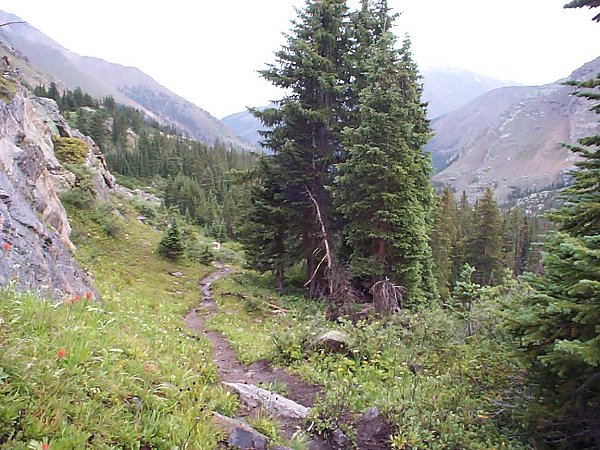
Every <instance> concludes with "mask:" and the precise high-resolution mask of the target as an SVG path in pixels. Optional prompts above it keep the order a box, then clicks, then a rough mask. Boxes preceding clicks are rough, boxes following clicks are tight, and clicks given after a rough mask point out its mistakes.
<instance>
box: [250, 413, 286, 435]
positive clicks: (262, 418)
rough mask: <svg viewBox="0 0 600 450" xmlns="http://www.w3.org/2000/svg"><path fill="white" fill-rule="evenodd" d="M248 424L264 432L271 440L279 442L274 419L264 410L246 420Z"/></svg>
mask: <svg viewBox="0 0 600 450" xmlns="http://www.w3.org/2000/svg"><path fill="white" fill-rule="evenodd" d="M248 423H249V425H250V426H251V427H252V428H254V429H255V430H256V431H258V432H259V433H262V434H264V435H265V436H267V437H268V438H269V439H270V440H271V441H273V442H279V433H278V431H277V430H278V429H279V426H278V424H277V422H276V421H275V419H273V418H272V417H270V416H268V415H267V414H266V413H265V412H263V411H259V412H258V414H256V415H255V416H254V417H251V418H250V419H249V420H248Z"/></svg>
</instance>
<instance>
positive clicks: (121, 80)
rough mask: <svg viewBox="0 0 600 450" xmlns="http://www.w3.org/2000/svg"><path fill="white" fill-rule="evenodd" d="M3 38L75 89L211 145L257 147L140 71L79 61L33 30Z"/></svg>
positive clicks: (14, 29) (17, 28) (23, 28)
mask: <svg viewBox="0 0 600 450" xmlns="http://www.w3.org/2000/svg"><path fill="white" fill-rule="evenodd" d="M15 20H21V19H19V18H18V17H16V16H14V15H11V14H7V13H5V12H2V11H0V21H1V22H8V21H15ZM0 36H1V39H2V40H3V41H6V42H7V43H9V44H10V45H12V46H13V47H14V48H15V49H17V50H18V51H20V52H21V53H23V54H25V55H26V56H27V57H28V59H29V60H30V61H31V63H32V64H33V65H35V66H36V67H38V68H39V69H41V70H42V71H44V72H47V73H48V74H50V75H51V76H52V77H54V78H55V79H56V81H58V82H60V83H61V84H63V85H64V86H65V87H67V88H69V89H75V88H76V87H81V89H82V90H83V91H85V92H88V93H90V94H91V95H92V96H94V97H103V96H106V95H112V96H113V97H114V98H115V100H116V101H117V102H119V103H122V104H124V105H128V106H133V107H135V108H138V109H140V110H142V111H145V112H146V113H147V114H149V115H150V116H151V117H153V118H155V119H157V120H159V121H160V122H162V123H166V124H171V125H175V126H176V127H178V128H180V129H181V130H182V131H184V132H186V133H188V134H189V135H190V136H191V137H193V138H195V139H198V140H200V141H202V142H206V143H208V144H212V143H214V142H215V141H217V140H220V141H222V142H224V143H226V144H231V145H235V146H237V147H241V148H250V147H251V146H250V145H249V144H248V143H247V142H245V141H243V140H241V139H239V138H237V137H236V136H235V135H234V134H233V133H232V132H231V131H230V130H229V129H228V128H227V127H226V126H225V125H223V124H222V123H221V122H219V120H218V119H216V118H215V117H213V116H211V115H210V114H209V113H208V112H206V111H204V110H202V109H201V108H199V107H197V106H196V105H194V104H192V103H191V102H189V101H187V100H185V99H184V98H182V97H180V96H178V95H176V94H174V93H173V92H171V91H169V90H168V89H167V88H165V87H164V86H161V85H160V84H159V83H157V82H156V81H155V80H153V79H152V78H151V77H149V76H148V75H146V74H144V73H143V72H142V71H140V70H139V69H136V68H133V67H124V66H121V65H119V64H112V63H108V62H106V61H103V60H101V59H98V58H92V57H86V56H80V55H77V54H75V53H73V52H70V51H69V50H67V49H65V48H64V47H62V46H61V45H60V44H58V43H56V42H55V41H53V40H52V39H50V38H49V37H47V36H46V35H44V34H43V33H41V32H40V31H38V30H36V29H35V28H33V27H30V26H29V25H14V26H10V27H4V28H2V34H1V35H0Z"/></svg>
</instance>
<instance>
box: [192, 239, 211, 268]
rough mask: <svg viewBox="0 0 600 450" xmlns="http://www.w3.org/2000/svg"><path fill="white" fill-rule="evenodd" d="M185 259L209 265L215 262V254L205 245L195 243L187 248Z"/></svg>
mask: <svg viewBox="0 0 600 450" xmlns="http://www.w3.org/2000/svg"><path fill="white" fill-rule="evenodd" d="M187 257H188V258H189V259H190V260H192V261H195V262H197V263H198V264H204V265H205V266H208V265H210V264H211V263H212V262H213V261H214V260H215V254H214V253H213V251H212V249H211V248H210V247H209V246H208V245H207V244H202V243H199V242H197V243H196V244H193V245H190V246H189V247H188V248H187Z"/></svg>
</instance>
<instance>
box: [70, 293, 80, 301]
mask: <svg viewBox="0 0 600 450" xmlns="http://www.w3.org/2000/svg"><path fill="white" fill-rule="evenodd" d="M79 300H81V295H79V294H75V295H74V296H73V297H71V300H70V301H71V303H77V302H78V301H79Z"/></svg>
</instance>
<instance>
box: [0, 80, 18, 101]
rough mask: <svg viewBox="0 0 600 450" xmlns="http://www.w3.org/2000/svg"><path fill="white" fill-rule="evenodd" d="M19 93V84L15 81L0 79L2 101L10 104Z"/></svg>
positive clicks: (0, 97)
mask: <svg viewBox="0 0 600 450" xmlns="http://www.w3.org/2000/svg"><path fill="white" fill-rule="evenodd" d="M16 92H17V84H16V83H15V82H14V81H11V80H7V79H6V78H3V77H0V100H2V101H3V102H4V103H10V102H11V101H12V99H13V98H14V96H15V94H16Z"/></svg>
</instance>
